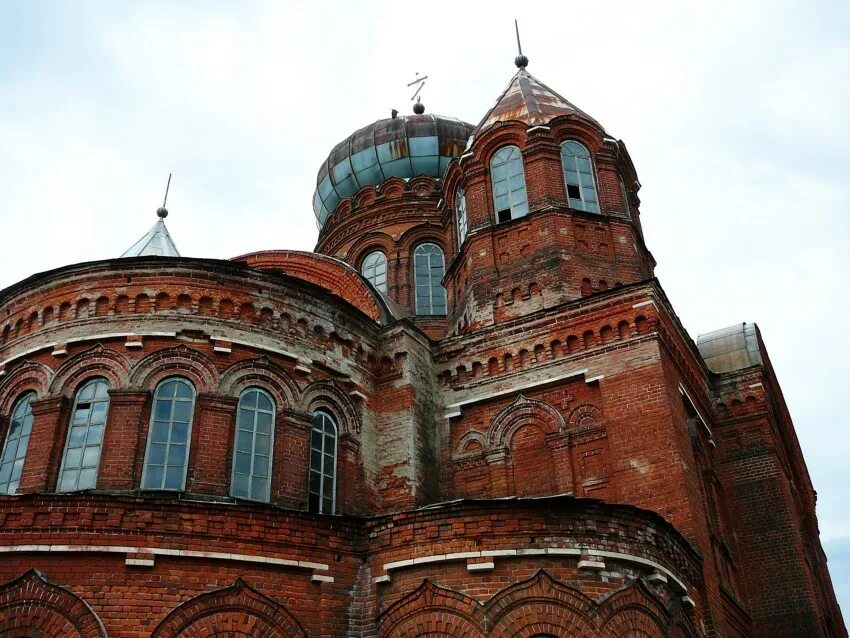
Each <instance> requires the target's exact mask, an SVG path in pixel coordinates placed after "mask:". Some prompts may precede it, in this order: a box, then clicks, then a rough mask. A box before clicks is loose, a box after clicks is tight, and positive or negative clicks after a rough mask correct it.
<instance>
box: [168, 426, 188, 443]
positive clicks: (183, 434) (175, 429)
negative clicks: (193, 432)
mask: <svg viewBox="0 0 850 638" xmlns="http://www.w3.org/2000/svg"><path fill="white" fill-rule="evenodd" d="M188 440H189V424H188V423H175V424H174V425H172V426H171V442H172V443H186V442H187V441H188Z"/></svg>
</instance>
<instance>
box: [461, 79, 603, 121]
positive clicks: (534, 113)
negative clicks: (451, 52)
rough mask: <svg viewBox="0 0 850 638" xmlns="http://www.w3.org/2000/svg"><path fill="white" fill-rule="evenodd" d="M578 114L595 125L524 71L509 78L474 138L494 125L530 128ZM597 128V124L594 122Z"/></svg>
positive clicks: (573, 106) (574, 107)
mask: <svg viewBox="0 0 850 638" xmlns="http://www.w3.org/2000/svg"><path fill="white" fill-rule="evenodd" d="M570 113H577V114H579V115H582V116H584V117H586V118H588V119H589V120H591V121H593V122H596V120H594V119H593V118H592V117H590V116H589V115H588V114H587V113H585V112H584V111H582V110H581V109H580V108H578V107H577V106H576V105H575V104H573V103H572V102H570V101H569V100H567V99H566V98H565V97H563V96H562V95H559V94H558V93H556V92H555V91H553V90H552V89H550V88H549V87H548V86H546V85H545V84H543V82H541V81H540V80H538V79H537V78H535V77H534V76H533V75H531V73H529V72H528V71H526V70H525V69H520V70H519V71H517V72H516V74H515V75H514V76H513V77H512V78H511V81H510V82H509V83H508V87H507V88H506V89H505V90H504V92H503V93H502V94H501V95H500V96H499V99H497V100H496V105H495V106H494V107H493V108H492V109H490V110H489V111H488V112H487V115H485V116H484V118H483V119H482V120H481V123H480V124H479V125H478V127H477V128H476V129H475V132H476V134H477V133H478V132H479V131H482V130H484V129H485V128H487V127H489V126H492V125H493V124H496V123H497V122H507V121H510V120H518V121H520V122H525V123H526V124H528V125H529V126H537V125H541V124H546V123H548V122H549V121H550V120H552V119H554V118H556V117H557V116H559V115H568V114H570ZM596 123H597V124H599V123H598V122H596Z"/></svg>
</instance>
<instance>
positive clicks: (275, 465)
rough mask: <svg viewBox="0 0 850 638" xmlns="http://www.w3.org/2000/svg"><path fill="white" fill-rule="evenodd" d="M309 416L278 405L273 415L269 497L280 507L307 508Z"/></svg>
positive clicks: (310, 418) (310, 429)
mask: <svg viewBox="0 0 850 638" xmlns="http://www.w3.org/2000/svg"><path fill="white" fill-rule="evenodd" d="M312 429H313V417H312V415H310V414H308V413H307V412H300V411H297V410H289V409H286V408H284V409H282V410H280V411H279V412H278V413H277V416H276V418H275V430H274V458H273V460H272V489H271V500H272V502H273V503H278V504H280V505H283V506H284V507H292V508H294V509H307V481H308V476H307V473H308V471H309V466H310V432H311V431H312Z"/></svg>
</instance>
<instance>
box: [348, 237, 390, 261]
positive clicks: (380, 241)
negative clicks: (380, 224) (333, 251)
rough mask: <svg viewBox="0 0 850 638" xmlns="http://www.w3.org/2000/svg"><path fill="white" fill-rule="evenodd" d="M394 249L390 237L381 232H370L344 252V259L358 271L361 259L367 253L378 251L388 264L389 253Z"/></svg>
mask: <svg viewBox="0 0 850 638" xmlns="http://www.w3.org/2000/svg"><path fill="white" fill-rule="evenodd" d="M394 249H395V240H394V239H393V237H392V235H390V234H388V233H384V232H381V231H377V230H376V231H372V232H369V233H366V234H365V235H363V236H361V237H359V238H358V239H357V241H355V242H354V243H353V244H352V245H351V246H350V247H349V249H348V250H347V251H346V256H345V259H346V261H347V262H348V263H350V264H351V265H352V266H353V267H354V268H357V269H358V270H360V267H361V262H362V261H363V258H364V257H366V255H368V254H369V253H371V252H373V251H376V250H380V251H381V252H382V253H384V255H385V256H386V258H387V264H388V265H389V263H390V256H391V255H390V253H391V252H392V251H393V250H394Z"/></svg>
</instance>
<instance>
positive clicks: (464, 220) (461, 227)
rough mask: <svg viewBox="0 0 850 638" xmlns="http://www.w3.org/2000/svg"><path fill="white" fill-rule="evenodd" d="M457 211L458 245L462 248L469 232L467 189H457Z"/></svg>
mask: <svg viewBox="0 0 850 638" xmlns="http://www.w3.org/2000/svg"><path fill="white" fill-rule="evenodd" d="M455 211H456V216H457V246H458V248H460V247H461V246H462V245H463V242H464V241H466V236H467V235H468V234H469V217H468V211H467V208H466V190H464V189H463V188H458V189H457V194H456V195H455Z"/></svg>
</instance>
